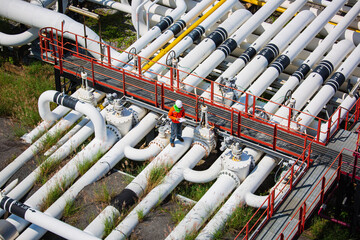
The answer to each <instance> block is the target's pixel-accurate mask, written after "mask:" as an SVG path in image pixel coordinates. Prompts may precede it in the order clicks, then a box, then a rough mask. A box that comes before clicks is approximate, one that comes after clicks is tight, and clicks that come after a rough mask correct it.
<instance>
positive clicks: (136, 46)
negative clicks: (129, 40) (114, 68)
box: [117, 0, 186, 66]
mask: <svg viewBox="0 0 360 240" xmlns="http://www.w3.org/2000/svg"><path fill="white" fill-rule="evenodd" d="M176 4H177V8H176V9H174V10H173V11H172V12H171V13H170V14H169V15H168V16H166V17H164V18H163V19H162V20H161V21H160V22H159V23H158V24H156V25H155V26H154V27H152V28H151V29H150V30H149V31H148V32H147V33H146V34H144V35H143V36H142V37H141V38H139V39H138V40H137V41H136V42H134V43H133V44H131V46H130V47H128V48H127V49H126V50H125V52H123V53H122V54H121V55H120V57H118V58H117V60H119V61H120V62H119V63H117V65H118V66H124V65H125V63H127V62H128V61H130V60H131V59H130V58H131V56H129V52H131V53H135V54H137V53H139V52H140V50H141V49H143V48H144V47H145V46H146V45H147V44H148V43H149V42H151V41H152V40H154V39H155V38H157V37H158V36H159V35H160V34H161V33H162V32H163V31H165V29H167V28H168V27H169V26H170V25H171V24H172V23H173V22H174V21H176V20H177V19H179V18H180V16H181V15H182V14H183V13H184V12H185V11H186V4H185V1H184V0H179V1H176ZM133 51H135V52H133Z"/></svg>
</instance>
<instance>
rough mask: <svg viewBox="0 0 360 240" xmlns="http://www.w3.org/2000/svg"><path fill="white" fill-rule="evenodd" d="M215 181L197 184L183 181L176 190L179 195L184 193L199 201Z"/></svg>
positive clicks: (185, 195)
mask: <svg viewBox="0 0 360 240" xmlns="http://www.w3.org/2000/svg"><path fill="white" fill-rule="evenodd" d="M212 184H213V181H212V182H209V183H202V184H196V183H189V182H185V181H183V182H182V183H180V184H179V185H178V187H177V188H176V190H175V191H176V192H177V193H178V194H179V195H182V196H184V197H187V198H190V199H192V200H194V201H199V200H200V199H201V197H202V196H203V195H204V194H205V193H206V191H207V190H209V188H210V187H211V186H212Z"/></svg>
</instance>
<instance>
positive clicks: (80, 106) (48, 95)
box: [38, 90, 106, 141]
mask: <svg viewBox="0 0 360 240" xmlns="http://www.w3.org/2000/svg"><path fill="white" fill-rule="evenodd" d="M50 102H55V103H58V104H60V105H63V106H66V107H68V108H71V109H74V110H76V111H78V112H80V113H82V114H84V115H86V116H87V117H88V118H89V119H90V120H91V121H92V122H93V124H94V128H95V138H96V139H98V140H100V141H106V131H105V129H106V124H105V121H104V118H103V117H102V115H101V114H100V113H99V111H98V110H97V109H96V108H94V107H93V106H92V105H90V104H89V103H84V102H81V101H79V100H77V99H75V98H72V97H70V96H67V95H63V94H62V93H60V92H58V91H54V90H48V91H46V92H43V93H42V94H41V95H40V97H39V101H38V106H39V115H40V117H41V118H42V119H44V120H47V121H55V120H56V119H57V118H58V116H57V115H56V114H55V113H53V112H51V110H50V104H49V103H50Z"/></svg>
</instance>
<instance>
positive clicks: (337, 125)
mask: <svg viewBox="0 0 360 240" xmlns="http://www.w3.org/2000/svg"><path fill="white" fill-rule="evenodd" d="M341 109H342V108H341V107H339V115H338V119H337V123H336V130H338V129H339V127H340V118H341Z"/></svg>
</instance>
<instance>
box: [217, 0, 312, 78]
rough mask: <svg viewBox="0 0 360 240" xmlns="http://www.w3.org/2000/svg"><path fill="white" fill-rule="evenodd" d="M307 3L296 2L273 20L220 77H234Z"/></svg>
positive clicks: (303, 1)
mask: <svg viewBox="0 0 360 240" xmlns="http://www.w3.org/2000/svg"><path fill="white" fill-rule="evenodd" d="M306 2H307V0H297V1H295V2H294V3H292V4H291V5H290V7H289V8H288V9H287V10H286V11H285V12H284V13H282V14H281V15H280V17H279V18H278V19H276V20H275V22H274V23H273V24H271V26H270V27H269V28H267V29H266V30H265V32H264V33H262V34H261V35H260V36H259V37H258V38H257V39H256V41H255V42H253V43H252V44H251V45H250V46H249V48H247V49H246V50H245V51H244V53H242V54H241V56H240V57H239V58H237V59H236V60H235V61H234V62H233V63H232V64H231V65H230V66H229V67H228V68H227V69H226V70H225V71H224V72H223V73H222V74H221V75H220V76H221V77H223V78H229V77H233V76H235V75H236V74H237V73H238V72H239V71H240V70H241V69H242V68H243V67H244V66H245V65H246V64H247V63H248V62H249V61H250V60H251V59H252V58H253V57H254V56H255V54H256V53H257V52H258V51H259V50H260V49H261V48H263V47H264V45H265V44H266V43H267V42H268V41H269V40H270V39H271V38H272V37H273V36H274V35H275V34H277V33H278V32H279V31H280V30H281V28H282V27H283V26H284V25H285V24H286V23H287V22H288V21H289V20H290V19H291V18H292V17H293V16H294V15H295V13H296V12H297V11H298V10H299V9H300V8H301V7H302V6H304V4H305V3H306Z"/></svg>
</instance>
